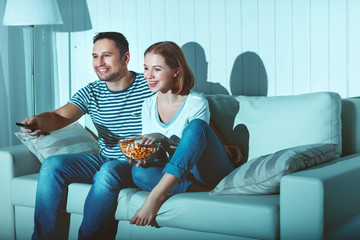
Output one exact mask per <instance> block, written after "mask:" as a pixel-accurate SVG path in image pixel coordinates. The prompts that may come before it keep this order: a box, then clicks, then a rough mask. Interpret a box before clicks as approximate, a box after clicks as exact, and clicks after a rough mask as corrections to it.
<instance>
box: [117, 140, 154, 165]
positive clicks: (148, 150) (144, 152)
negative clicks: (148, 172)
mask: <svg viewBox="0 0 360 240" xmlns="http://www.w3.org/2000/svg"><path fill="white" fill-rule="evenodd" d="M120 149H121V151H122V152H123V153H124V155H125V156H126V157H127V158H130V159H135V160H147V159H149V158H151V157H152V156H154V155H155V154H156V153H157V152H158V150H159V146H158V145H157V144H151V145H148V146H147V145H141V144H139V143H138V142H135V140H133V139H125V140H120Z"/></svg>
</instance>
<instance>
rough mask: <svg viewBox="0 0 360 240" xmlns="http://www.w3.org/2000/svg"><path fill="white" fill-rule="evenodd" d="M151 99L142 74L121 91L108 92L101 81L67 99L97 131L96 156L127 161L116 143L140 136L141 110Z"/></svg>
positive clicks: (150, 93) (136, 76) (89, 85)
mask: <svg viewBox="0 0 360 240" xmlns="http://www.w3.org/2000/svg"><path fill="white" fill-rule="evenodd" d="M151 95H153V93H152V92H151V91H150V89H149V87H148V84H147V82H146V80H145V79H144V75H143V74H139V73H136V75H135V77H134V80H133V81H132V83H131V84H130V85H129V87H127V88H126V89H124V90H122V91H111V90H109V89H108V87H107V85H106V83H105V82H104V81H100V80H97V81H95V82H92V83H90V84H88V85H87V86H86V87H84V88H82V89H80V90H79V91H78V92H77V93H75V94H74V96H73V97H72V98H71V99H70V102H71V103H73V104H75V105H76V106H77V107H79V108H80V109H81V110H82V111H83V112H84V113H88V114H90V117H91V119H92V121H93V123H94V125H95V127H96V129H97V131H98V135H99V136H98V137H99V139H98V141H99V145H100V154H101V155H102V156H105V157H108V158H115V159H119V160H124V161H127V158H125V156H124V155H123V154H122V152H121V151H120V147H119V140H120V139H122V138H130V137H134V136H139V135H141V130H142V129H141V107H142V104H143V101H144V100H145V99H146V98H148V97H150V96H151Z"/></svg>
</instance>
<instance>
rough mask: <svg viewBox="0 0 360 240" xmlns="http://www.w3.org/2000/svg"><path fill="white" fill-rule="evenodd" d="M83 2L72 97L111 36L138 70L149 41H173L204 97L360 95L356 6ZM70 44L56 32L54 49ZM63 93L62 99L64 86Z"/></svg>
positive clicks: (302, 0) (192, 0)
mask: <svg viewBox="0 0 360 240" xmlns="http://www.w3.org/2000/svg"><path fill="white" fill-rule="evenodd" d="M86 3H87V7H88V10H89V14H90V19H91V23H92V29H90V30H86V31H85V33H84V32H83V33H80V32H78V33H71V35H70V40H71V48H70V49H71V61H70V64H71V71H72V79H73V81H76V83H73V84H72V87H73V89H74V90H72V92H74V91H75V89H78V88H79V87H80V86H84V85H85V84H86V83H87V82H90V81H93V80H94V79H96V75H95V74H94V73H93V70H92V66H91V58H90V54H91V51H92V41H91V39H92V37H93V36H94V34H95V33H96V32H99V31H108V30H111V31H120V32H122V33H124V35H125V36H126V37H127V39H128V41H129V43H130V52H131V61H130V64H129V69H132V70H135V71H140V72H142V68H143V52H144V50H145V49H146V48H147V47H148V46H149V45H150V44H151V43H153V42H157V41H162V40H171V41H174V42H176V43H178V44H179V46H181V47H182V48H183V50H184V52H185V54H186V57H187V59H188V62H189V65H190V67H191V68H192V70H193V72H194V75H195V77H196V84H195V88H194V89H195V90H200V91H202V92H206V93H225V94H246V95H268V96H276V95H289V94H301V93H307V92H317V91H328V90H330V91H336V92H339V93H340V95H341V96H343V97H346V96H359V95H360V81H358V68H359V66H360V57H359V56H360V47H359V46H360V45H359V42H360V34H359V31H358V26H359V25H360V17H359V14H358V12H359V10H360V2H359V1H357V0H347V1H344V0H317V1H311V0H257V1H253V0H241V1H239V0H226V1H225V0H219V1H212V0H181V1H180V0H174V1H166V0H136V1H130V0H105V1H97V0H87V1H86ZM73 7H74V6H73ZM70 10H71V9H70ZM68 40H69V38H68V36H66V35H65V34H57V44H58V49H59V51H60V49H61V51H66V49H65V48H66V46H67V44H68ZM66 58H67V57H66V53H65V52H62V53H59V55H58V58H57V59H58V60H59V61H61V62H59V63H58V67H59V79H60V80H64V79H65V78H64V75H65V73H66V71H67V69H68V68H67V67H66V66H67V64H68V61H67V60H66ZM84 59H86V60H84ZM63 69H64V70H63ZM61 71H65V72H61ZM74 71H76V72H74ZM61 87H62V89H61V90H60V91H61V93H59V94H61V95H62V94H65V93H66V92H67V90H64V89H66V88H67V87H66V84H63V85H62V86H61Z"/></svg>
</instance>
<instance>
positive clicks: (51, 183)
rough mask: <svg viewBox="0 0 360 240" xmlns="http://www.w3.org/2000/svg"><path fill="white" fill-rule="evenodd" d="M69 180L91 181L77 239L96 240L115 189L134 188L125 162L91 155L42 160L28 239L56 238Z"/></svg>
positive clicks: (111, 212)
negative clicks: (31, 233)
mask: <svg viewBox="0 0 360 240" xmlns="http://www.w3.org/2000/svg"><path fill="white" fill-rule="evenodd" d="M73 182H77V183H90V184H93V185H92V187H91V189H90V192H89V194H88V196H87V198H86V201H85V206H84V214H83V221H82V224H81V226H80V229H79V239H97V238H98V236H97V234H99V231H100V230H101V227H102V226H103V223H104V222H105V221H107V220H109V219H111V218H112V219H113V217H114V212H115V208H116V203H117V197H118V194H119V191H120V190H121V189H123V188H126V187H134V184H133V181H132V178H131V165H130V164H129V163H128V162H127V161H119V160H111V159H108V158H104V157H101V156H95V155H91V154H64V155H57V156H52V157H49V158H47V159H45V161H44V162H43V164H42V166H41V170H40V173H39V180H38V186H37V192H36V203H35V228H34V233H33V236H32V239H56V237H55V232H56V226H57V220H58V216H59V215H60V213H62V212H64V211H65V207H66V200H67V191H68V185H69V184H71V183H73ZM115 231H116V230H115ZM101 239H104V238H103V237H102V238H101Z"/></svg>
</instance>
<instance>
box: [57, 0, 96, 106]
mask: <svg viewBox="0 0 360 240" xmlns="http://www.w3.org/2000/svg"><path fill="white" fill-rule="evenodd" d="M57 2H58V6H59V10H60V14H61V17H62V19H63V24H62V25H56V26H54V31H55V32H64V33H68V45H69V48H68V49H69V50H68V51H69V52H68V54H69V59H68V60H69V63H68V64H69V65H68V67H69V75H68V79H66V80H67V81H68V82H69V83H68V84H69V91H68V93H69V96H68V97H69V99H70V98H71V97H72V89H71V85H72V84H71V82H72V78H71V75H72V74H71V71H72V69H71V65H72V64H71V60H72V57H71V33H72V32H82V31H87V30H90V29H92V24H91V19H90V14H89V8H88V5H87V2H86V0H76V1H73V0H58V1H57ZM59 81H61V79H60V80H59ZM59 85H60V84H59Z"/></svg>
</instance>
